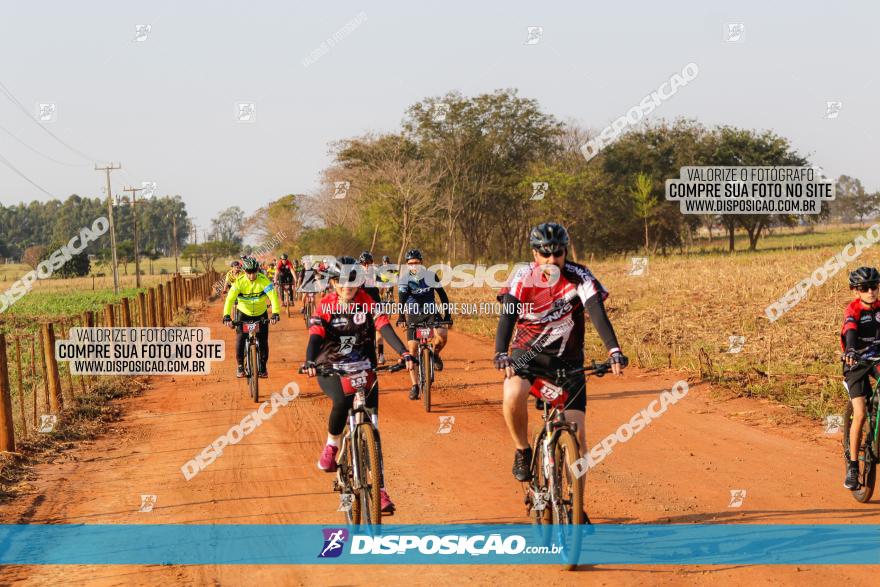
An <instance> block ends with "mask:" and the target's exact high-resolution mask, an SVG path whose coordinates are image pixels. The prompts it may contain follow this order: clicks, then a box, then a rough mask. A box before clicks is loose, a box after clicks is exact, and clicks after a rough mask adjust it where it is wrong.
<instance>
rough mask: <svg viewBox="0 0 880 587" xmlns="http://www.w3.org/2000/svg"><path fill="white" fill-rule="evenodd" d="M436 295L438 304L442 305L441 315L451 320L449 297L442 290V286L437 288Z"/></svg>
mask: <svg viewBox="0 0 880 587" xmlns="http://www.w3.org/2000/svg"><path fill="white" fill-rule="evenodd" d="M437 295H438V296H440V303H441V304H442V305H443V310H444V311H443V314H444V315H445V317H447V318H451V316H450V315H449V314H450V312H449V296H448V295H447V294H446V290H445V289H443V286H442V285H441V286H439V287H438V288H437Z"/></svg>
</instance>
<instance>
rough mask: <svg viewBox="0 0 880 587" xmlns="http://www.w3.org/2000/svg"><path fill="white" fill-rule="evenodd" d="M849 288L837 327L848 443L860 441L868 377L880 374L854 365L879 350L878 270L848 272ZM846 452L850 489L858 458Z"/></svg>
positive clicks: (846, 482) (855, 444)
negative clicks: (848, 409) (847, 401)
mask: <svg viewBox="0 0 880 587" xmlns="http://www.w3.org/2000/svg"><path fill="white" fill-rule="evenodd" d="M849 288H850V289H851V290H852V291H853V294H854V295H855V298H856V299H854V300H853V301H852V303H850V305H848V306H847V307H846V311H845V312H844V315H843V327H842V328H841V329H840V348H841V350H842V351H843V357H842V360H843V375H844V378H845V379H846V382H845V383H844V387H846V391H847V393H848V394H849V399H850V402H851V403H852V407H853V415H852V426H850V431H849V446H850V447H858V446H860V445H861V443H862V428H863V427H864V425H865V414H866V410H867V405H866V401H865V400H866V398H867V396H868V393H869V392H870V391H871V380H870V378H871V377H874V379H877V378H878V376H880V373H878V370H877V368H876V367H870V366H868V365H857V364H856V363H857V362H858V360H859V358H864V359H869V358H873V357H876V356H877V355H878V352H880V301H878V288H880V272H878V271H877V269H875V268H874V267H859V268H858V269H856V270H855V271H853V272H852V273H850V274H849ZM854 456H855V457H856V459H857V458H858V454H856V455H852V454H850V455H848V456H847V458H848V459H849V460H848V461H847V464H846V479H845V480H844V482H843V486H844V487H846V488H847V489H849V490H851V491H855V490H856V489H858V488H859V461H858V460H852V459H853V457H854Z"/></svg>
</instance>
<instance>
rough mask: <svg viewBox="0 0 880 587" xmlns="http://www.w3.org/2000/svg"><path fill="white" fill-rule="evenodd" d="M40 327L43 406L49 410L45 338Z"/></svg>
mask: <svg viewBox="0 0 880 587" xmlns="http://www.w3.org/2000/svg"><path fill="white" fill-rule="evenodd" d="M42 328H43V327H42V326H41V327H40V335H39V340H40V374H41V375H42V376H43V406H44V407H45V408H46V411H47V412H48V411H49V370H48V369H47V368H46V339H45V337H44V333H43V329H42Z"/></svg>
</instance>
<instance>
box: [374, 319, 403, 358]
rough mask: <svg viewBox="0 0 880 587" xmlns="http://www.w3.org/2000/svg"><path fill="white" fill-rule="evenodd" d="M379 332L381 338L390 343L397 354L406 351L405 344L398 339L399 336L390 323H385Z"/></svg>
mask: <svg viewBox="0 0 880 587" xmlns="http://www.w3.org/2000/svg"><path fill="white" fill-rule="evenodd" d="M379 334H381V335H382V338H384V339H385V341H386V342H387V343H388V344H390V345H391V348H393V349H394V350H395V351H397V354H398V355H402V354H403V353H405V352H406V345H404V344H403V341H402V340H400V337H398V336H397V333H396V332H394V329H393V328H391V325H390V324H386V325H385V326H383V327H382V328H380V329H379Z"/></svg>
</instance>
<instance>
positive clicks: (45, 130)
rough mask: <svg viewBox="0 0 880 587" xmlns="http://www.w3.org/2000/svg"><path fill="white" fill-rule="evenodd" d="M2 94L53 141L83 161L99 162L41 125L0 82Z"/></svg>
mask: <svg viewBox="0 0 880 587" xmlns="http://www.w3.org/2000/svg"><path fill="white" fill-rule="evenodd" d="M0 92H3V95H5V96H6V98H7V99H8V100H9V101H10V102H12V103H13V104H15V105H16V106H18V108H19V109H20V110H21V111H22V112H23V113H24V114H25V116H26V117H27V118H28V120H30V121H31V122H33V123H34V124H36V125H37V126H38V127H40V128H41V129H43V132H45V133H46V134H48V135H49V136H50V137H52V138H53V139H55V140H56V141H58V142H59V143H61V144H62V145H64V146H65V147H67V148H68V149H70V150H71V151H73V152H74V153H76V154H77V155H79V156H80V157H82V158H83V159H85V160H87V161H97V160H98V158H97V157H90V156H88V155H86V154H85V153H83V152H82V151H80V150H79V149H77V148H76V147H73V146H71V145H69V144H68V143H67V142H65V141H64V140H63V139H61V138H60V137H58V135H56V134H55V133H53V132H52V131H51V130H49V129H48V128H46V125H44V124H40V123H39V121H38V120H37V119H36V118H34V117H33V116H32V115H31V113H30V112H29V111H28V109H27V108H25V106H24V104H22V103H21V102H19V100H18V98H16V97H15V95H14V94H13V93H12V92H11V91H10V90H9V88H7V87H6V85H4V84H3V82H0Z"/></svg>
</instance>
